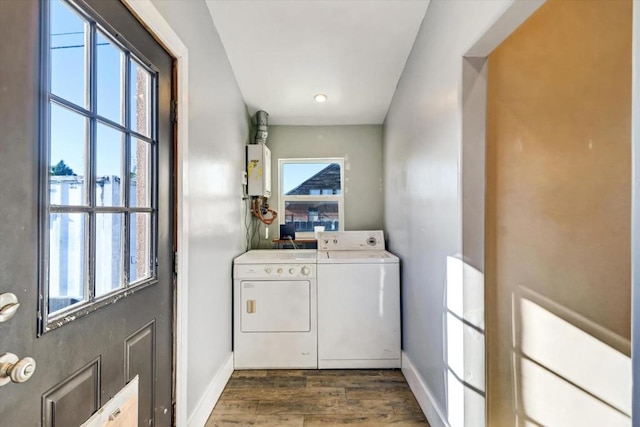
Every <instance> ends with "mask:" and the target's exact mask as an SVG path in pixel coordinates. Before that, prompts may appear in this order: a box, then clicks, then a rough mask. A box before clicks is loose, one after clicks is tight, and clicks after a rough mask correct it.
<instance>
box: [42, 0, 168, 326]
mask: <svg viewBox="0 0 640 427" xmlns="http://www.w3.org/2000/svg"><path fill="white" fill-rule="evenodd" d="M45 7H46V11H45V14H46V16H47V18H48V19H46V20H45V25H44V26H43V32H44V34H43V44H44V46H45V49H44V54H43V70H44V73H43V79H42V80H43V91H42V93H43V109H42V116H43V121H42V122H43V160H44V161H43V162H42V164H43V167H44V168H45V169H44V170H43V171H42V172H43V173H42V176H43V185H42V187H43V194H42V201H43V213H44V215H43V219H42V238H43V245H42V247H43V257H44V259H45V260H46V262H45V263H44V264H45V267H46V269H45V270H44V271H43V272H42V283H43V295H44V296H45V298H44V299H43V302H42V306H41V317H42V325H41V331H42V332H44V331H46V330H49V329H52V328H54V327H57V326H60V325H61V324H64V323H65V322H67V321H68V319H70V318H75V317H78V316H81V315H82V314H84V313H88V312H90V311H92V310H95V309H96V308H98V307H101V306H103V305H105V304H108V303H110V302H113V301H115V300H116V299H117V298H119V297H121V294H122V293H123V292H126V291H129V290H131V289H132V288H133V287H141V286H142V285H145V284H150V283H153V282H154V281H155V279H156V266H155V259H156V255H155V254H156V250H155V243H154V236H155V227H156V222H157V206H156V198H157V197H156V182H155V181H156V179H155V176H156V170H157V166H156V158H157V140H156V138H157V136H156V134H157V131H156V120H155V116H156V110H157V109H156V107H155V102H156V98H157V97H156V92H155V87H156V85H155V81H156V78H157V73H156V72H155V71H154V70H152V69H150V68H149V67H147V66H145V65H143V64H144V63H145V61H143V60H142V59H141V58H138V57H137V56H136V55H135V54H134V53H132V52H131V50H129V49H128V48H127V47H126V46H125V45H124V44H122V43H120V42H118V41H116V40H115V38H113V37H112V36H111V35H110V34H109V33H108V31H107V30H106V29H104V28H103V27H102V26H101V25H100V24H99V23H98V22H97V21H96V20H94V19H93V18H92V17H90V16H89V15H87V14H85V13H84V12H83V11H81V10H80V9H77V8H76V7H75V6H73V5H72V4H71V3H68V2H66V1H65V0H48V1H46V2H45ZM70 313H73V314H74V315H73V316H69V314H70Z"/></svg>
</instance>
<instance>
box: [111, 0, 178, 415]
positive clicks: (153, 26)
mask: <svg viewBox="0 0 640 427" xmlns="http://www.w3.org/2000/svg"><path fill="white" fill-rule="evenodd" d="M122 1H123V2H124V4H125V5H126V6H127V7H128V8H129V10H131V12H132V13H133V14H134V15H136V16H137V17H138V19H140V21H142V22H143V23H144V24H145V26H146V27H147V28H148V29H149V31H151V32H152V33H153V34H154V35H155V37H156V38H157V39H158V40H159V41H160V43H161V44H162V45H163V46H164V47H165V49H167V50H168V51H169V53H170V54H171V55H173V56H174V57H175V58H176V62H177V68H178V70H177V74H178V76H177V80H178V81H177V84H178V99H177V100H176V101H177V106H178V124H179V126H178V153H177V156H178V162H177V164H178V171H177V172H178V189H177V194H176V198H175V200H176V203H177V205H178V218H177V222H178V224H177V227H178V242H177V247H178V250H179V257H178V278H177V284H176V324H175V330H174V339H175V349H176V355H175V356H176V366H175V369H176V409H175V410H176V414H175V419H176V425H177V426H184V425H186V424H187V338H188V337H187V313H188V307H189V306H188V301H189V300H188V290H189V284H188V277H189V276H188V274H186V273H187V269H188V265H189V160H188V153H189V102H188V101H189V50H188V49H187V47H186V46H185V45H184V43H182V40H180V37H178V35H177V34H176V32H175V31H173V28H171V26H170V25H169V23H168V22H167V21H166V20H165V19H164V18H163V17H162V15H161V14H160V12H158V10H157V9H156V7H155V6H154V5H153V3H151V0H122Z"/></svg>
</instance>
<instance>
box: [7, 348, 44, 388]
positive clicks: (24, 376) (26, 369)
mask: <svg viewBox="0 0 640 427" xmlns="http://www.w3.org/2000/svg"><path fill="white" fill-rule="evenodd" d="M35 371H36V361H35V360H33V359H32V358H31V357H24V358H22V359H18V356H16V355H15V354H13V353H4V354H2V355H0V386H3V385H5V384H8V383H9V382H10V381H11V382H14V383H18V384H19V383H24V382H27V381H29V378H31V376H32V375H33V373H34V372H35Z"/></svg>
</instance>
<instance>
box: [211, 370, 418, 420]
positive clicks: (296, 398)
mask: <svg viewBox="0 0 640 427" xmlns="http://www.w3.org/2000/svg"><path fill="white" fill-rule="evenodd" d="M352 425H353V426H367V427H375V426H388V425H393V426H397V427H414V426H421V427H428V426H429V423H428V422H427V420H426V418H425V417H424V414H423V413H422V411H421V410H420V406H418V402H416V399H415V397H414V396H413V394H412V393H411V390H409V386H408V385H407V382H406V381H405V379H404V376H403V375H402V373H401V372H400V370H397V369H392V370H252V371H235V372H234V373H233V375H232V376H231V379H230V380H229V383H228V384H227V386H226V387H225V389H224V391H223V392H222V396H221V397H220V400H219V401H218V404H217V405H216V407H215V408H214V410H213V412H212V413H211V416H210V417H209V420H208V421H207V424H206V426H205V427H226V426H273V427H281V426H282V427H289V426H292V427H294V426H295V427H303V426H304V427H306V426H309V427H311V426H323V427H327V426H352Z"/></svg>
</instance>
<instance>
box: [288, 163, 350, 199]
mask: <svg viewBox="0 0 640 427" xmlns="http://www.w3.org/2000/svg"><path fill="white" fill-rule="evenodd" d="M340 187H341V186H340V165H339V164H338V163H331V164H330V165H329V166H327V167H326V168H324V169H322V170H321V171H320V172H318V173H316V174H315V175H313V176H312V177H311V178H309V179H307V180H306V181H304V182H303V183H302V184H300V185H298V186H297V187H295V188H294V189H293V190H291V191H289V192H288V193H286V195H287V196H302V195H309V194H311V190H320V191H322V190H332V191H333V194H340Z"/></svg>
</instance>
